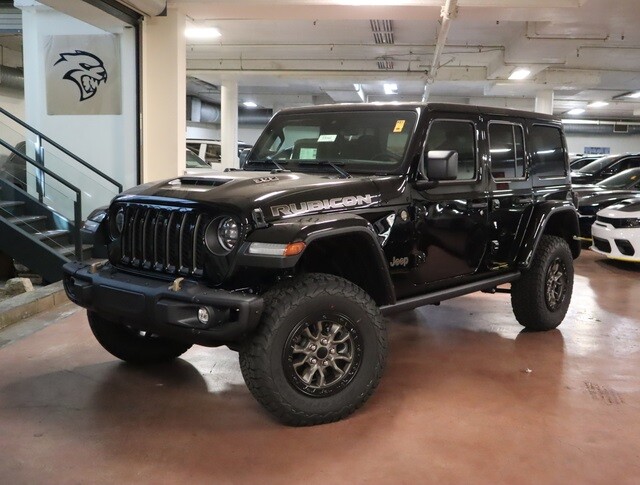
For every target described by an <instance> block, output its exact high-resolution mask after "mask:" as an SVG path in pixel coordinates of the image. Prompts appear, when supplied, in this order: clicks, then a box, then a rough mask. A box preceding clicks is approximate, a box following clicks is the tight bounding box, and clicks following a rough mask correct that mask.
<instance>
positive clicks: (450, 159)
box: [425, 150, 458, 180]
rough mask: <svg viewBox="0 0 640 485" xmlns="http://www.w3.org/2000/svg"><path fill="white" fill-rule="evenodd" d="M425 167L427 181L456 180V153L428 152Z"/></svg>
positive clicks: (446, 151)
mask: <svg viewBox="0 0 640 485" xmlns="http://www.w3.org/2000/svg"><path fill="white" fill-rule="evenodd" d="M425 165H426V172H427V177H428V178H429V180H455V179H457V178H458V152H456V151H454V150H429V152H427V160H426V161H425Z"/></svg>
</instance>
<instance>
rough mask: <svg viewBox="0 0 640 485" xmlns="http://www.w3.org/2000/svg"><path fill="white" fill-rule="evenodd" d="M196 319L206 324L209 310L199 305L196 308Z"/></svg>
mask: <svg viewBox="0 0 640 485" xmlns="http://www.w3.org/2000/svg"><path fill="white" fill-rule="evenodd" d="M198 320H199V321H200V323H201V324H203V325H206V324H207V323H209V310H207V308H206V307H203V306H201V307H200V308H199V309H198Z"/></svg>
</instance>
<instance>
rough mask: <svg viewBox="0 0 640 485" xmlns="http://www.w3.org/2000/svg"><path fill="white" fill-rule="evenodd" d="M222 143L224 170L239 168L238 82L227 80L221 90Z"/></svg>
mask: <svg viewBox="0 0 640 485" xmlns="http://www.w3.org/2000/svg"><path fill="white" fill-rule="evenodd" d="M220 111H221V119H220V142H221V145H222V146H221V150H222V153H221V156H222V168H223V169H225V168H237V167H238V165H239V163H238V82H237V81H236V80H225V81H223V82H222V86H221V89H220Z"/></svg>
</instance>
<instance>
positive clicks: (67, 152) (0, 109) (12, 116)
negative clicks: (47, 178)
mask: <svg viewBox="0 0 640 485" xmlns="http://www.w3.org/2000/svg"><path fill="white" fill-rule="evenodd" d="M0 113H2V114H3V115H5V116H6V117H8V118H9V119H11V120H13V121H15V122H16V123H18V124H19V125H20V126H22V127H23V128H26V129H27V130H29V131H30V132H31V133H33V134H34V135H36V136H38V137H40V138H41V139H43V140H45V141H46V142H47V143H49V144H50V145H51V146H53V147H55V148H57V149H58V150H60V151H61V152H62V153H64V154H65V155H67V156H68V157H71V158H73V159H74V160H75V161H76V162H78V163H79V164H80V165H82V166H84V167H86V168H88V169H89V170H91V171H92V172H93V173H95V174H96V175H99V176H100V177H102V178H103V179H105V180H107V181H109V182H111V183H112V184H113V185H115V186H116V187H117V189H118V193H120V192H122V184H121V183H120V182H118V181H117V180H115V179H113V178H111V177H109V176H108V175H107V174H106V173H104V172H102V171H100V170H98V169H97V168H95V167H94V166H93V165H91V164H90V163H87V162H85V161H84V160H83V159H82V158H80V157H79V156H78V155H75V154H74V153H71V152H70V151H69V150H67V149H66V148H64V147H63V146H62V145H60V144H58V143H56V142H55V141H53V140H52V139H51V138H49V137H48V136H47V135H45V134H43V133H40V132H39V131H38V130H36V129H35V128H34V127H32V126H30V125H28V124H27V123H25V122H24V121H22V120H21V119H20V118H18V117H16V116H14V115H12V114H11V113H9V112H8V111H7V110H5V109H4V108H1V107H0ZM3 146H4V144H3ZM34 163H35V162H34ZM45 173H46V172H45Z"/></svg>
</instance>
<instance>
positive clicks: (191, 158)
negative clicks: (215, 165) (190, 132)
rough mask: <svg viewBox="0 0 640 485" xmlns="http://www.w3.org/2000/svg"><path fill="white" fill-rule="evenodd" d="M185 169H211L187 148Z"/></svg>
mask: <svg viewBox="0 0 640 485" xmlns="http://www.w3.org/2000/svg"><path fill="white" fill-rule="evenodd" d="M187 168H211V165H209V164H208V163H207V162H205V161H204V160H203V159H202V158H200V157H199V156H198V155H196V154H195V153H193V152H192V151H191V150H189V149H188V148H187Z"/></svg>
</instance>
